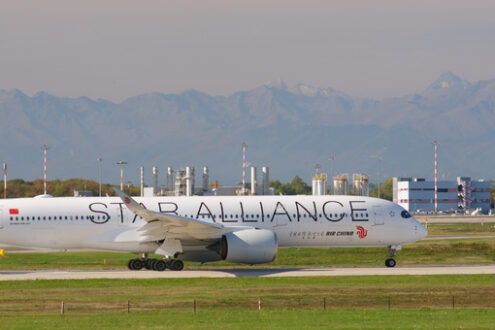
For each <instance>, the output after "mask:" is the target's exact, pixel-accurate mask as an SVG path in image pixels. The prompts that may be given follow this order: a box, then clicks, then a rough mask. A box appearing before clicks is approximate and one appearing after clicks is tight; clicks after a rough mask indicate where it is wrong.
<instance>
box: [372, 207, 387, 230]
mask: <svg viewBox="0 0 495 330" xmlns="http://www.w3.org/2000/svg"><path fill="white" fill-rule="evenodd" d="M373 223H374V224H375V225H383V224H384V223H385V216H384V214H383V210H382V208H381V207H380V206H379V205H373Z"/></svg>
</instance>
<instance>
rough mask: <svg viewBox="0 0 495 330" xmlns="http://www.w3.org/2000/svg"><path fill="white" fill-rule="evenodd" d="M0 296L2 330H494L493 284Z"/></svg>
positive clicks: (339, 284) (344, 281)
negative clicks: (254, 329)
mask: <svg viewBox="0 0 495 330" xmlns="http://www.w3.org/2000/svg"><path fill="white" fill-rule="evenodd" d="M0 291H1V292H2V295H1V297H0V324H2V328H32V327H42V328H48V327H50V328H52V327H77V328H79V327H82V328H89V327H93V328H94V327H99V328H101V327H107V328H121V327H138V328H139V327H140V328H147V327H162V326H167V327H181V328H183V327H186V328H188V327H189V328H192V327H199V328H209V327H212V326H215V327H220V328H246V327H257V328H260V327H274V328H287V327H290V328H305V327H306V328H307V327H330V326H332V327H338V328H346V327H348V328H432V327H437V326H438V327H440V328H442V327H443V328H460V327H467V328H481V327H485V328H490V327H493V324H494V322H495V309H494V308H495V298H494V297H495V276H491V275H466V276H381V277H380V276H367V277H314V278H233V279H206V278H203V279H153V280H72V281H63V280H51V281H18V282H17V281H10V282H0ZM452 297H454V308H452ZM259 298H261V302H262V309H261V311H259V310H258V299H259ZM62 300H63V301H64V304H65V315H63V316H62V315H60V305H61V301H62ZM194 300H196V306H197V307H196V313H194ZM128 301H129V302H130V304H129V306H130V313H129V314H128V312H127V306H128V305H127V302H128ZM324 301H325V306H324V303H323V302H324ZM389 301H390V310H389ZM324 308H325V310H324Z"/></svg>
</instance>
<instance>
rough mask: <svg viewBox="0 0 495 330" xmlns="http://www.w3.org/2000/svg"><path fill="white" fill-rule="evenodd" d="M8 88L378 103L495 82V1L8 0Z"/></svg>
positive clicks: (1, 61)
mask: <svg viewBox="0 0 495 330" xmlns="http://www.w3.org/2000/svg"><path fill="white" fill-rule="evenodd" d="M0 7H1V10H0V89H12V88H19V89H21V90H23V91H24V92H27V93H28V94H34V93H36V92H38V91H41V90H43V91H47V92H49V93H52V94H55V95H57V96H71V97H73V96H81V95H85V96H89V97H92V98H98V97H102V98H107V99H110V100H114V101H120V100H122V99H124V98H126V97H128V96H133V95H137V94H140V93H145V92H153V91H158V92H164V93H176V92H181V91H183V90H186V89H190V88H194V89H199V90H202V91H205V92H208V93H212V94H215V95H229V94H231V93H233V92H235V91H238V90H246V89H251V88H253V87H256V86H258V85H261V84H263V83H266V82H268V81H271V80H276V79H279V78H280V79H282V80H285V81H286V82H287V83H288V84H289V85H292V84H295V83H297V82H305V83H308V84H312V85H315V86H318V87H332V88H335V89H338V90H341V91H344V92H346V93H349V94H351V95H352V96H366V97H374V98H381V97H385V96H398V95H402V94H406V93H411V92H417V91H421V90H422V89H423V88H425V87H426V86H427V85H428V84H429V83H431V82H432V81H433V80H434V79H435V78H436V77H437V76H438V75H439V74H440V73H442V72H445V71H452V72H454V73H456V74H458V75H460V76H461V77H463V78H465V79H467V80H470V81H477V80H483V79H491V78H495V65H494V58H495V18H494V14H495V1H479V0H470V1H456V0H435V1H431V0H428V1H418V0H416V1H392V0H388V1H352V0H345V1H336V0H334V1H328V0H327V1H324V0H322V1H316V0H305V1H276V0H270V1H266V0H263V1H258V0H250V1H233V0H228V1H227V0H225V1H223V0H222V1H220V0H215V1H199V0H197V1H185V0H177V1H166V0H161V1H148V0H144V1H126V0H114V1H109V0H98V1H96V0H70V1H66V0H61V1H55V0H44V1H40V0H29V1H23V0H14V1H10V0H2V1H1V6H0Z"/></svg>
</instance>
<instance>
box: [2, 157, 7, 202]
mask: <svg viewBox="0 0 495 330" xmlns="http://www.w3.org/2000/svg"><path fill="white" fill-rule="evenodd" d="M3 198H5V199H6V198H7V163H3Z"/></svg>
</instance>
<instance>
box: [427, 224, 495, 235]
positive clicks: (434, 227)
mask: <svg viewBox="0 0 495 330" xmlns="http://www.w3.org/2000/svg"><path fill="white" fill-rule="evenodd" d="M428 234H429V235H462V234H495V224H493V223H486V224H481V223H458V224H450V223H446V224H429V225H428Z"/></svg>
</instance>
